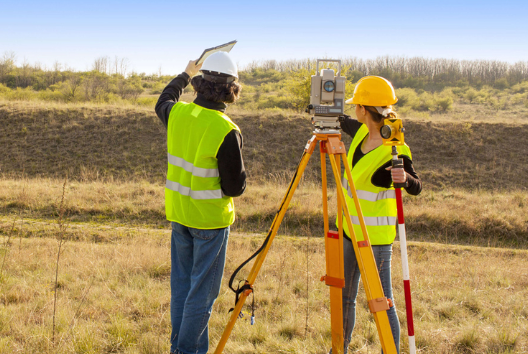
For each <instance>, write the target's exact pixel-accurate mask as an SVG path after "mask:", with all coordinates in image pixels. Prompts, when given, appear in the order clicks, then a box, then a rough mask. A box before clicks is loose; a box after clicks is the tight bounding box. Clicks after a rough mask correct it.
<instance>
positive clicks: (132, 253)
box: [0, 223, 528, 354]
mask: <svg viewBox="0 0 528 354" xmlns="http://www.w3.org/2000/svg"><path fill="white" fill-rule="evenodd" d="M37 226H38V225H35V224H29V223H24V225H23V227H24V228H35V227H37ZM40 226H41V227H43V228H46V227H47V228H48V229H49V230H48V231H49V232H50V233H52V232H53V231H52V230H53V229H54V230H55V232H56V231H57V228H56V226H55V225H46V224H40ZM76 228H78V229H80V230H82V232H84V233H92V232H99V233H105V236H104V237H103V239H104V240H110V242H103V243H94V242H81V241H69V242H68V243H67V244H66V246H65V248H64V251H63V254H62V256H61V272H60V273H59V280H58V286H59V292H58V302H57V319H56V320H57V328H56V331H57V333H56V335H57V339H56V344H55V345H53V343H52V341H51V335H52V314H53V296H54V294H53V285H54V282H53V280H54V272H55V261H56V247H57V245H56V240H55V239H53V238H48V237H42V238H24V239H22V241H21V247H20V248H19V249H17V248H15V247H14V246H12V247H11V248H12V249H11V251H10V253H9V256H8V258H7V262H6V269H5V271H4V274H3V276H2V278H1V279H0V289H1V291H0V294H1V295H0V302H1V304H0V306H1V311H0V338H1V339H0V353H28V352H38V353H102V352H119V353H166V352H168V337H169V333H170V318H169V312H168V311H169V299H170V292H169V281H168V276H169V274H170V258H169V247H170V233H169V231H168V230H153V229H143V230H137V229H128V230H127V231H126V232H127V237H122V236H123V235H122V234H123V230H122V229H121V230H114V229H113V228H106V229H101V228H97V227H96V230H93V228H94V227H93V226H92V225H90V224H82V225H77V226H76ZM262 240H263V237H261V236H258V235H244V234H239V233H232V236H231V239H230V241H229V242H230V243H229V247H228V259H227V267H226V272H225V277H224V282H223V285H222V291H221V294H220V297H219V298H218V301H217V303H216V304H215V308H214V312H213V317H212V319H211V346H212V349H214V346H215V345H216V342H217V341H218V339H219V337H220V335H221V332H222V331H223V328H224V326H225V324H226V323H227V320H228V316H229V315H228V314H227V310H228V309H229V308H230V307H232V305H233V302H234V296H233V295H232V293H231V292H230V291H228V289H227V278H228V277H229V276H230V275H231V272H232V271H233V270H234V268H235V267H236V266H237V265H238V264H240V263H241V262H242V261H243V260H244V259H245V258H246V257H247V256H248V255H249V254H250V253H251V252H252V251H254V250H255V249H256V248H257V247H258V246H259V245H260V243H261V242H262ZM2 241H3V240H2ZM323 247H324V245H323V242H322V239H319V238H318V239H315V238H292V237H285V236H279V237H278V238H277V239H276V241H275V243H274V244H273V246H272V248H271V251H270V253H269V255H268V258H267V259H266V262H265V263H264V267H263V268H262V271H261V273H260V275H259V276H258V278H257V281H256V284H255V285H256V295H255V301H256V324H255V325H254V326H250V325H249V323H248V322H247V321H244V320H239V322H238V323H237V324H236V326H235V329H234V331H233V333H232V335H231V337H230V340H229V342H228V344H227V347H226V350H225V352H226V353H279V352H289V353H325V352H326V350H328V348H329V347H330V341H331V337H330V329H329V310H328V306H329V303H328V290H327V288H326V286H324V285H323V284H322V283H321V282H320V281H319V277H320V276H321V275H323V274H324V268H323V267H324V250H323ZM2 251H3V252H5V249H2ZM527 256H528V253H527V251H524V250H507V249H496V248H481V247H470V246H450V245H441V244H435V243H429V244H427V243H418V242H411V243H410V245H409V257H410V268H411V277H412V290H413V306H414V311H415V327H416V338H417V344H418V348H419V352H420V353H435V354H438V353H525V352H526V351H527V350H528V336H527V333H528V308H527V307H526V303H525V299H526V298H527V296H528V290H527V289H528V261H527V259H528V257H527ZM393 261H394V264H393V272H394V283H393V284H394V288H395V296H396V303H397V308H398V314H399V317H400V322H401V324H402V333H403V334H405V330H406V322H405V310H404V306H403V303H404V301H403V289H402V280H401V269H400V267H401V266H400V257H399V250H398V243H396V244H395V249H394V257H393ZM307 262H308V264H307ZM247 271H249V267H248V268H247V269H246V271H245V272H247ZM245 272H244V271H243V272H242V276H244V273H245ZM245 274H247V273H245ZM307 286H308V289H307ZM358 304H359V307H358V320H357V325H356V330H355V332H354V336H353V340H352V343H351V349H352V350H353V351H352V352H357V353H373V352H377V351H378V350H379V342H378V339H377V334H376V329H375V324H374V322H373V320H372V316H371V315H370V314H369V313H368V311H367V307H366V303H365V296H364V292H363V290H361V291H360V295H359V300H358ZM306 318H308V320H306ZM306 324H307V326H306ZM406 342H407V341H406V339H405V335H402V343H403V349H404V351H405V350H406Z"/></svg>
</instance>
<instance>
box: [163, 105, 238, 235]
mask: <svg viewBox="0 0 528 354" xmlns="http://www.w3.org/2000/svg"><path fill="white" fill-rule="evenodd" d="M233 129H235V130H237V131H240V129H239V128H238V126H237V125H236V124H235V123H233V122H232V121H231V119H229V117H228V116H226V115H225V114H223V113H222V112H219V111H216V110H212V109H207V108H204V107H202V106H198V105H196V104H194V103H186V102H178V103H176V104H175V105H174V106H173V107H172V110H171V112H170V115H169V123H168V127H167V152H168V154H167V157H168V168H167V181H166V184H165V213H166V216H167V220H170V221H175V222H178V223H180V224H182V225H185V226H188V227H193V228H197V229H218V228H223V227H227V226H229V225H231V224H232V223H233V222H234V221H235V204H234V202H233V198H231V197H228V196H225V195H224V194H223V193H222V189H221V186H220V174H219V172H218V160H217V158H216V154H217V153H218V149H219V148H220V146H221V145H222V143H223V141H224V138H225V136H226V135H227V134H228V133H229V132H230V131H231V130H233Z"/></svg>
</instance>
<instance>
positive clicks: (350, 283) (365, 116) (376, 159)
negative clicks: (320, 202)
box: [340, 76, 422, 353]
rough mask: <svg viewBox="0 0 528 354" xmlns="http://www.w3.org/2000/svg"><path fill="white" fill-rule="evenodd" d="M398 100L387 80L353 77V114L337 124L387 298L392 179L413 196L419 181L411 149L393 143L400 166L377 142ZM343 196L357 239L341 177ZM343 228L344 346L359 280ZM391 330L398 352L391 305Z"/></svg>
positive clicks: (393, 203) (353, 215)
mask: <svg viewBox="0 0 528 354" xmlns="http://www.w3.org/2000/svg"><path fill="white" fill-rule="evenodd" d="M397 101H398V99H397V98H396V94H395V92H394V88H393V87H392V84H391V83H390V82H389V81H387V80H386V79H384V78H382V77H379V76H366V77H364V78H362V79H361V80H359V81H358V82H357V84H356V88H355V90H354V96H353V97H352V98H351V99H349V100H347V101H346V103H347V104H354V105H355V106H356V107H355V112H356V117H357V120H356V119H352V118H350V117H349V116H344V117H341V118H340V121H341V129H342V130H343V131H344V132H345V133H347V134H349V135H350V136H351V137H352V143H351V144H350V150H349V151H348V157H347V158H348V163H349V165H350V166H351V169H352V171H351V172H352V178H353V179H354V184H355V187H356V191H357V194H358V198H359V202H360V205H361V210H362V212H363V216H364V219H365V224H366V227H367V232H368V235H369V239H370V243H371V245H372V251H373V253H374V257H375V259H376V264H377V266H378V272H379V275H380V279H381V283H382V286H383V292H384V293H385V296H386V297H387V298H390V299H391V300H392V303H393V304H394V297H393V295H392V284H391V255H392V243H393V242H394V238H395V237H396V225H397V207H396V199H395V198H396V197H395V192H394V187H393V182H394V183H407V187H406V188H405V190H406V191H407V193H409V194H411V195H418V194H419V193H420V192H421V190H422V182H421V181H420V178H419V177H418V174H417V173H416V171H415V170H414V167H413V163H412V159H411V151H410V149H409V147H408V146H407V145H402V146H398V147H397V148H398V155H399V157H400V158H403V161H404V168H396V169H393V168H392V167H391V165H392V164H391V158H392V156H391V151H392V148H391V147H390V146H385V145H383V144H382V138H381V135H380V128H381V126H383V124H384V119H385V118H389V117H392V118H396V113H395V112H394V111H393V109H392V105H393V104H395V103H396V102H397ZM343 188H344V189H345V190H344V193H345V199H346V202H347V205H348V208H349V211H350V213H351V219H352V224H353V228H354V232H355V235H356V237H357V238H359V239H362V238H363V237H362V231H361V227H360V225H359V220H358V218H357V211H356V208H355V204H354V201H353V199H352V193H351V191H350V186H349V184H348V181H347V179H346V174H345V178H344V180H343ZM343 229H344V237H345V239H344V241H343V249H344V263H345V288H343V327H344V339H345V350H344V352H345V353H346V352H347V347H348V344H349V343H350V340H351V338H352V331H353V329H354V324H355V318H356V296H357V293H358V285H359V279H360V272H359V267H358V264H357V261H356V256H355V253H354V248H353V246H352V242H351V240H350V237H349V235H350V232H349V230H348V226H347V224H346V223H343ZM387 315H388V317H389V322H390V326H391V331H392V335H393V337H394V341H395V344H396V348H397V349H398V353H399V350H400V349H399V347H400V346H399V342H400V324H399V321H398V316H397V314H396V308H395V307H394V306H393V307H391V308H390V309H389V310H388V311H387Z"/></svg>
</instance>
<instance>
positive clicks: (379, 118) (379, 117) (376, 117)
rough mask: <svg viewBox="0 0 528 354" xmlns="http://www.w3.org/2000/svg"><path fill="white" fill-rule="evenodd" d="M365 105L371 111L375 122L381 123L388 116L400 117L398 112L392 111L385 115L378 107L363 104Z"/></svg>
mask: <svg viewBox="0 0 528 354" xmlns="http://www.w3.org/2000/svg"><path fill="white" fill-rule="evenodd" d="M363 107H365V109H366V110H367V111H368V112H369V113H370V116H371V117H372V120H373V121H374V122H375V123H381V122H383V120H384V119H386V118H398V115H397V114H396V112H390V113H389V114H388V115H387V117H384V116H382V115H381V114H380V113H379V112H378V110H377V109H376V107H373V106H363ZM382 108H387V106H383V107H382Z"/></svg>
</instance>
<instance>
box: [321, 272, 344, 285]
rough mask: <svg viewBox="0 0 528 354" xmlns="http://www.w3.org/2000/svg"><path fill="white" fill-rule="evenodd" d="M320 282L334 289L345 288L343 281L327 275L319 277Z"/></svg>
mask: <svg viewBox="0 0 528 354" xmlns="http://www.w3.org/2000/svg"><path fill="white" fill-rule="evenodd" d="M321 281H324V282H325V284H326V285H328V286H333V287H336V288H344V287H345V279H339V278H334V277H331V276H329V275H323V276H322V277H321Z"/></svg>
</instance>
